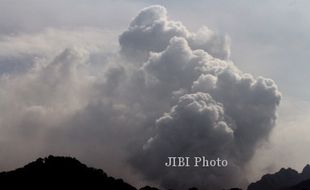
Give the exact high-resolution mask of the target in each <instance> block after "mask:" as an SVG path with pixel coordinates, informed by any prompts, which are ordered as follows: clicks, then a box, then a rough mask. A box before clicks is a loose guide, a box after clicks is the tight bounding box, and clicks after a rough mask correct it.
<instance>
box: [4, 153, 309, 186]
mask: <svg viewBox="0 0 310 190" xmlns="http://www.w3.org/2000/svg"><path fill="white" fill-rule="evenodd" d="M0 185H1V187H4V189H17V188H18V189H51V188H53V189H74V188H79V189H87V190H92V189H103V190H137V189H136V188H135V187H133V186H132V185H130V184H128V183H126V182H124V181H123V180H122V179H115V178H113V177H110V176H108V175H107V174H106V173H105V172H104V171H103V170H101V169H96V168H92V167H88V166H86V165H85V164H83V163H81V162H79V161H78V160H77V159H75V158H72V157H62V156H48V157H47V158H39V159H37V160H36V161H34V162H31V163H29V164H27V165H25V166H24V167H22V168H18V169H16V170H13V171H8V172H0ZM140 190H160V189H158V188H155V187H150V186H145V187H142V188H140ZM170 190H171V189H170ZM189 190H198V189H197V188H195V187H192V188H189ZM213 190H215V189H213ZM230 190H242V189H239V188H231V189H230ZM247 190H310V165H307V166H305V167H304V169H303V171H302V172H301V173H298V172H297V171H295V170H293V169H291V168H288V169H283V168H282V169H281V170H280V171H278V172H276V173H274V174H266V175H264V176H263V177H262V178H261V180H259V181H257V182H255V183H251V184H250V185H249V186H248V189H247Z"/></svg>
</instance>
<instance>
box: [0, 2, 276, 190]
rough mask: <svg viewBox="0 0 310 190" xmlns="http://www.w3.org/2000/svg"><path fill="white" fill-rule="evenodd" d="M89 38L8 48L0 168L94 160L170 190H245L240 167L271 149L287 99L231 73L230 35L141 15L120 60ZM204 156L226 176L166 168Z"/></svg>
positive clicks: (160, 11)
mask: <svg viewBox="0 0 310 190" xmlns="http://www.w3.org/2000/svg"><path fill="white" fill-rule="evenodd" d="M54 32H56V33H57V34H63V32H60V31H54ZM84 32H85V31H84ZM87 32H89V31H87ZM91 32H92V34H96V35H91V36H93V38H87V39H85V38H81V35H79V33H77V32H76V31H75V32H74V33H73V34H75V35H70V36H71V38H70V39H71V40H68V41H67V43H64V41H65V40H64V39H62V38H61V36H67V35H66V34H65V35H59V36H60V37H59V38H56V39H55V36H57V35H48V34H50V33H49V32H47V33H43V34H39V36H40V38H33V37H31V39H40V40H38V41H35V43H36V44H37V46H35V45H33V44H30V43H27V39H29V38H30V37H29V36H26V37H25V36H17V37H12V38H8V39H4V40H3V39H1V41H0V49H3V51H1V55H0V62H1V63H2V62H3V63H6V66H5V68H6V69H5V70H3V71H1V79H0V84H1V85H0V86H1V87H0V96H1V99H0V104H1V109H0V112H1V116H0V131H1V133H0V147H1V148H0V151H1V155H7V156H6V158H3V159H1V160H0V166H1V167H4V165H6V164H10V163H11V164H12V165H13V164H14V163H13V160H11V161H8V160H7V158H10V157H21V158H20V159H27V158H28V156H21V155H29V157H32V156H33V157H36V156H37V155H40V154H49V153H57V154H70V155H74V156H78V157H82V159H85V160H94V158H97V159H98V160H100V161H98V160H96V161H93V162H94V163H97V164H98V163H101V164H102V165H100V166H101V167H103V168H107V170H108V172H110V173H111V174H116V175H119V176H125V178H127V179H130V177H129V176H130V175H132V174H133V173H134V171H138V173H139V174H140V175H141V176H142V178H143V179H145V180H149V181H153V182H155V183H159V185H161V186H163V187H165V188H178V189H182V188H188V187H191V186H197V187H200V188H223V185H225V187H226V186H227V187H231V186H235V185H243V184H245V183H246V176H245V173H244V167H245V166H246V165H247V164H248V162H249V161H250V160H251V159H252V157H253V154H254V153H255V150H256V148H257V146H258V145H259V144H260V143H261V142H263V141H264V140H266V139H268V136H269V134H270V132H271V130H272V129H273V127H274V125H275V120H276V109H277V106H278V104H279V103H280V99H281V94H280V92H279V91H278V89H277V86H276V84H275V83H274V82H273V81H272V80H271V79H266V78H263V77H254V76H252V75H251V74H248V73H244V72H242V71H240V70H239V69H238V68H237V67H236V66H235V65H234V63H233V62H232V61H231V60H230V59H229V55H230V48H229V39H228V37H226V36H222V35H220V34H218V33H216V32H214V31H212V30H210V29H208V28H207V27H202V29H200V30H199V31H198V32H196V33H194V32H191V31H189V30H188V29H187V28H186V27H185V26H184V25H183V24H182V23H181V22H178V21H173V20H171V19H169V17H168V15H167V10H166V9H165V8H164V7H162V6H151V7H147V8H145V9H143V10H141V12H140V13H139V14H138V15H137V16H136V17H135V18H134V19H133V20H132V22H131V23H130V25H129V27H128V29H127V30H126V31H124V32H123V33H122V34H121V35H120V37H119V51H118V47H115V46H114V45H111V46H110V47H109V48H104V47H105V46H104V44H105V43H108V44H113V42H112V43H111V42H110V41H107V40H106V41H104V40H103V38H102V36H101V35H102V34H101V32H100V31H96V30H95V31H93V30H91ZM70 34H72V33H70ZM75 36H76V37H75ZM82 36H84V35H83V33H82ZM42 39H45V40H42ZM65 39H67V38H65ZM57 40H58V41H57ZM101 40H102V41H101ZM6 41H10V42H12V43H13V42H14V43H17V44H19V45H18V46H10V43H6ZM31 41H32V42H33V40H31ZM42 41H43V43H42ZM46 41H47V42H50V41H56V42H59V43H51V45H50V46H48V47H46V46H45V44H46V43H45V42H46ZM60 42H63V43H60ZM42 44H44V46H43V47H46V48H43V50H44V51H42V48H41V47H42ZM49 44H50V43H49ZM73 46H75V47H73ZM6 47H10V48H11V49H10V48H9V49H8V48H6ZM109 49H110V50H109ZM111 49H112V50H111ZM4 50H5V51H4ZM16 50H18V51H16ZM23 58H27V59H25V60H27V61H28V62H27V64H25V65H26V66H25V65H24V64H23V63H24V62H25V61H23V60H24V59H23ZM8 59H9V60H12V62H14V63H16V60H17V63H18V64H16V65H17V66H16V67H10V66H11V64H7V61H6V60H8ZM18 61H19V62H21V63H19V62H18ZM13 65H14V64H13ZM21 65H22V66H21ZM20 66H21V67H22V68H21V69H20V68H19V67H20ZM200 155H206V156H208V157H209V158H216V157H221V158H223V159H227V160H228V161H229V163H230V164H229V167H227V168H221V169H219V168H214V169H203V168H195V169H193V168H188V169H170V168H165V167H164V166H163V162H164V160H166V159H167V157H168V156H200ZM16 162H18V161H16ZM223 180H224V181H225V184H223V183H222V182H223Z"/></svg>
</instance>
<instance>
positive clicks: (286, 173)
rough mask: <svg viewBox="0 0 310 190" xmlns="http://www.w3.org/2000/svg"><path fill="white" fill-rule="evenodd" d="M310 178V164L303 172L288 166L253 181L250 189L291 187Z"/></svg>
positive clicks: (269, 189) (261, 189) (278, 189)
mask: <svg viewBox="0 0 310 190" xmlns="http://www.w3.org/2000/svg"><path fill="white" fill-rule="evenodd" d="M307 179H310V166H309V165H307V166H306V167H305V168H304V169H303V171H302V172H301V173H298V172H297V171H295V170H293V169H291V168H288V169H283V168H282V169H281V170H280V171H278V172H276V173H274V174H266V175H264V176H263V177H262V178H261V180H259V181H257V182H255V183H251V184H250V185H249V186H248V190H282V189H285V190H286V189H290V188H293V187H294V186H295V185H297V184H299V183H301V182H302V181H304V180H307Z"/></svg>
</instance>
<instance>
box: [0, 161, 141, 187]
mask: <svg viewBox="0 0 310 190" xmlns="http://www.w3.org/2000/svg"><path fill="white" fill-rule="evenodd" d="M0 185H1V186H2V187H3V186H4V187H10V188H7V189H16V188H17V187H19V188H20V187H22V188H23V189H28V188H29V189H30V188H32V189H33V188H35V189H46V188H55V189H64V188H70V189H73V188H83V189H109V190H110V189H111V190H113V189H115V190H136V188H134V187H132V186H131V185H129V184H127V183H125V182H124V181H123V180H121V179H115V178H113V177H108V176H107V174H106V173H104V172H103V171H102V170H100V169H94V168H90V167H87V166H86V165H84V164H82V163H80V162H79V161H78V160H76V159H74V158H70V157H54V156H49V157H47V158H44V159H42V158H39V159H37V160H36V161H34V162H32V163H30V164H27V165H26V166H24V167H23V168H19V169H16V170H14V171H10V172H2V173H0Z"/></svg>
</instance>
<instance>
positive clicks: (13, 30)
mask: <svg viewBox="0 0 310 190" xmlns="http://www.w3.org/2000/svg"><path fill="white" fill-rule="evenodd" d="M0 4H1V7H0V74H1V84H2V87H0V88H1V90H0V92H1V94H0V95H1V97H7V96H9V95H11V94H10V93H12V94H13V95H14V96H10V97H9V98H4V99H3V101H0V104H1V105H0V113H1V114H2V115H3V116H0V130H2V134H0V144H1V143H2V145H1V149H2V150H1V149H0V152H1V155H5V156H3V157H2V158H0V169H8V168H9V169H11V168H14V167H15V166H16V165H18V166H19V165H20V164H21V163H26V162H28V161H30V160H27V159H33V158H35V157H37V156H38V155H44V154H47V151H45V150H43V149H45V148H46V147H48V148H46V150H53V151H54V152H56V153H60V152H61V151H59V150H57V147H56V146H57V145H55V147H54V146H53V145H50V144H49V143H48V142H44V143H46V144H47V145H44V146H37V143H38V142H41V140H42V139H41V140H40V139H39V137H38V136H40V134H41V130H37V129H36V128H35V127H29V129H28V128H26V129H25V128H23V129H21V128H20V127H15V128H13V129H10V128H9V125H14V126H19V125H20V124H19V122H20V123H25V122H26V123H27V122H29V126H30V125H34V126H36V125H45V124H46V126H47V128H52V132H49V134H48V135H47V136H48V137H49V138H53V135H55V134H57V133H58V132H57V129H54V128H55V126H56V128H57V127H58V128H59V125H60V124H62V125H68V126H72V125H78V124H77V123H81V121H76V119H72V118H76V117H78V116H76V115H75V114H76V112H82V113H79V114H81V115H83V116H84V115H87V114H84V112H86V111H83V109H82V108H84V107H85V105H86V104H88V103H89V102H88V101H87V103H86V102H85V101H84V100H85V99H87V100H88V99H92V98H94V99H96V98H97V97H98V96H99V95H98V94H101V93H102V92H97V91H96V92H93V91H92V93H88V91H87V90H89V89H91V90H93V89H92V88H93V85H99V86H100V85H102V84H97V83H99V82H96V81H95V79H93V78H92V75H96V72H98V69H97V68H101V66H100V64H99V63H98V62H100V61H101V62H105V61H106V60H105V59H107V60H108V61H107V62H111V60H114V59H115V58H114V57H113V56H110V55H111V54H112V55H113V54H114V53H115V52H116V51H118V50H119V48H120V47H119V45H118V37H119V35H121V34H122V33H123V32H124V31H125V30H127V28H128V26H129V24H130V22H131V21H132V19H133V18H134V17H135V16H137V14H138V13H139V12H140V10H141V9H143V8H144V7H147V6H150V5H153V4H159V5H163V6H165V7H166V8H167V11H168V17H169V18H170V19H172V20H176V21H181V22H182V23H183V24H184V25H185V26H186V27H187V29H188V30H189V31H197V30H198V29H199V28H201V27H202V26H207V27H208V28H210V29H211V30H213V31H215V32H216V33H217V34H219V35H222V36H225V35H226V36H227V37H228V38H229V39H228V41H229V42H230V46H231V48H230V51H231V55H230V59H231V60H232V61H233V62H234V64H235V65H236V66H237V67H238V68H239V69H240V70H242V71H243V72H245V73H251V74H252V75H253V76H254V77H258V76H264V77H267V78H271V79H272V80H273V81H274V82H275V83H276V84H277V85H278V88H279V91H280V92H281V93H282V98H281V103H280V105H279V108H278V109H277V114H278V118H277V121H276V127H275V128H274V129H273V130H272V132H271V133H270V140H269V142H268V143H264V144H263V145H261V147H260V148H259V150H258V151H257V152H256V154H255V155H254V157H253V159H252V161H251V162H252V163H253V164H252V165H251V167H249V168H247V170H249V173H250V174H251V175H250V176H249V180H250V181H251V180H252V179H257V178H258V177H259V176H260V175H261V174H262V173H265V172H274V171H276V170H278V169H279V168H280V167H292V168H295V169H298V170H300V169H301V168H302V167H303V166H304V165H305V164H306V163H309V161H310V151H309V150H308V149H309V146H310V127H309V126H310V117H309V116H310V88H308V86H309V84H308V81H309V80H310V63H309V60H310V53H309V49H310V25H309V23H310V13H309V8H310V2H309V1H306V0H283V1H276V0H268V1H267V0H262V1H248V0H235V1H229V0H218V1H211V0H194V1H185V0H161V1H160V0H111V1H109V0H54V1H48V0H23V1H20V0H0ZM187 40H188V41H190V40H191V39H187ZM192 43H193V44H194V45H192V44H190V46H195V42H192ZM73 46H81V47H86V51H87V52H92V55H91V56H90V57H91V58H90V59H91V61H93V62H94V63H95V64H94V65H95V67H92V68H91V69H86V70H87V72H88V70H91V72H92V75H91V76H88V75H85V76H84V75H82V74H81V73H80V72H82V73H84V72H86V71H84V70H83V69H82V70H81V69H80V67H78V69H77V70H78V71H75V70H74V72H73V71H72V72H71V70H69V71H68V72H69V74H68V73H65V71H66V72H67V70H66V68H62V67H61V66H57V61H59V60H61V61H60V62H63V60H64V62H66V61H68V62H70V61H71V58H72V57H73V58H72V59H73V60H75V59H76V60H78V61H79V60H81V59H82V58H83V59H84V57H85V56H84V53H83V51H80V50H78V51H77V52H73V53H72V52H71V51H69V50H68V51H67V52H66V51H64V52H63V50H64V49H66V48H71V47H73ZM220 48H222V47H220ZM207 49H208V47H207ZM61 52H63V53H61ZM71 54H74V56H71ZM76 54H77V55H76ZM107 55H109V56H107ZM211 55H213V56H215V55H216V54H212V53H211ZM67 56H68V57H69V58H67ZM75 56H77V57H78V58H75ZM55 57H56V58H55ZM107 57H108V58H107ZM111 57H112V58H111ZM67 59H69V60H67ZM102 59H104V61H102ZM91 61H90V62H91ZM36 64H38V65H40V64H42V65H49V64H55V65H56V66H55V68H53V69H54V70H53V71H52V72H51V71H46V72H47V73H45V74H44V72H45V71H41V70H40V69H42V68H41V66H38V67H36V66H34V65H36ZM154 64H155V63H154ZM69 65H70V64H69ZM98 65H99V66H98ZM42 67H44V66H42ZM29 68H31V69H32V70H34V71H33V72H34V73H33V72H29ZM70 68H71V66H70ZM146 68H147V66H146ZM74 69H75V66H74ZM37 70H40V72H38V73H36V72H37ZM42 70H44V68H43V69H42ZM59 70H65V71H64V76H63V75H61V74H59V73H58V72H59ZM75 72H77V73H79V75H78V77H77V78H76V76H75ZM107 72H108V71H107ZM109 72H110V71H109ZM111 72H112V71H111ZM113 72H114V71H113ZM115 72H116V73H118V72H122V71H119V70H116V71H115ZM146 72H148V71H146ZM42 73H43V74H42ZM94 73H95V74H94ZM54 74H55V76H54ZM41 75H42V76H41ZM46 76H47V77H46ZM49 76H51V78H53V77H56V78H57V77H58V78H59V80H62V79H63V81H70V82H68V84H64V86H61V87H59V88H58V87H57V88H56V89H54V91H56V92H57V93H55V96H53V97H52V98H47V97H49V93H47V91H48V88H47V89H45V87H44V86H45V85H46V84H45V83H52V84H53V82H55V81H50V79H48V78H49ZM80 76H82V77H85V78H81V77H80ZM36 77H38V78H39V79H37V78H36ZM41 77H43V78H41ZM62 77H64V78H62ZM96 77H97V75H96ZM99 78H100V77H99ZM28 80H29V81H28ZM37 80H38V81H37ZM45 80H46V81H45ZM96 80H98V79H97V78H96ZM111 80H112V81H115V80H116V81H117V80H119V79H113V77H112V79H111ZM21 81H22V82H21ZM41 81H44V83H43V84H41ZM94 81H95V82H94ZM71 82H72V83H73V84H78V85H77V86H76V87H75V86H74V89H72V91H71V90H69V92H68V94H69V95H67V94H66V95H65V94H63V93H64V92H63V90H59V89H63V88H69V87H70V86H71V85H70V84H71ZM63 83H66V82H63ZM93 83H94V84H93ZM41 86H43V87H41ZM52 86H53V85H52ZM90 86H91V87H90ZM101 87H102V88H103V89H105V90H107V89H110V88H112V87H110V86H109V85H102V86H100V87H99V88H101ZM32 88H33V89H37V88H39V90H38V91H34V92H33V91H32V90H31V89H32ZM167 88H168V87H167ZM70 89H71V88H70ZM103 91H104V90H103ZM36 92H40V93H41V94H40V96H35V95H33V94H35V93H36ZM77 94H78V95H77ZM104 96H105V97H107V96H109V95H106V94H104ZM63 97H64V99H62V98H63ZM72 97H74V98H73V99H72ZM85 97H87V98H85ZM258 99H259V98H258ZM60 100H61V101H60ZM122 100H123V99H122ZM109 101H110V100H109ZM114 101H116V100H113V101H112V102H113V103H114ZM33 102H34V103H33ZM42 102H44V103H42ZM32 103H33V105H38V106H37V107H33V106H32V107H27V106H25V107H26V108H25V109H26V110H27V113H26V114H24V113H19V112H18V113H17V114H16V115H15V116H14V117H13V116H12V115H14V113H15V111H16V110H18V109H19V107H18V106H24V105H32ZM58 103H59V105H58ZM84 103H85V105H84ZM90 104H91V105H90V106H86V107H87V110H91V111H87V113H88V112H89V113H94V114H95V113H98V111H96V110H97V109H99V110H100V113H101V112H103V113H105V111H106V110H101V108H98V107H97V106H95V105H93V104H94V103H90ZM39 105H40V106H42V107H40V106H39ZM54 106H55V108H54ZM58 106H60V107H61V106H65V107H66V110H62V111H63V116H61V117H60V116H57V115H54V114H57V113H56V112H57V110H58ZM121 106H122V105H119V107H118V108H117V109H123V108H122V107H121ZM89 107H90V108H89ZM158 107H160V105H158ZM163 107H164V106H163ZM43 108H44V109H47V110H48V111H46V110H45V111H44V110H43V111H42V110H41V109H43ZM48 108H50V109H48ZM153 108H154V107H153ZM28 109H31V111H30V113H28ZM53 109H55V110H56V111H55V110H54V112H53V111H52V112H51V113H50V112H49V111H51V110H53ZM117 109H116V111H115V110H114V111H115V114H119V112H118V110H117ZM147 109H150V108H149V107H148V108H147ZM72 110H73V111H72ZM81 110H82V111H81ZM163 110H164V111H165V112H169V109H164V108H163ZM38 113H40V114H39V115H40V116H38V115H37V114H38ZM72 113H74V114H72ZM89 113H88V114H89ZM45 114H46V115H45ZM106 114H107V115H109V114H111V115H113V114H114V112H113V113H106ZM171 114H172V113H171ZM5 116H8V117H5ZM159 116H160V115H156V116H152V117H159ZM111 117H112V116H111ZM124 117H126V116H124ZM134 117H138V116H134ZM141 117H142V116H141ZM16 118H18V119H16ZM19 118H21V119H19ZM29 118H30V119H29ZM32 118H35V119H32ZM81 118H84V117H81ZM85 118H86V119H85V121H84V122H86V121H88V120H87V119H89V120H91V121H93V120H92V119H90V118H89V117H86V116H85ZM96 118H97V116H96ZM100 119H101V118H100V116H98V121H101V120H100ZM15 120H16V121H15ZM33 120H35V121H33ZM47 120H48V121H47ZM56 120H57V121H58V120H59V123H58V122H57V121H56ZM102 121H103V122H105V121H106V120H102ZM122 122H123V121H122ZM122 122H120V123H118V124H119V125H121V124H122ZM143 122H144V123H143V124H141V123H138V124H137V125H141V126H142V125H144V124H145V123H148V122H149V121H148V120H147V119H145V120H143ZM130 123H132V124H133V125H134V123H135V121H130ZM148 124H149V123H148ZM27 125H28V124H27ZM81 126H82V124H81ZM81 128H82V127H81ZM8 129H9V130H8ZM29 131H31V132H30V133H33V132H35V133H36V134H37V135H38V136H36V139H38V140H36V141H31V143H29V146H28V145H24V146H25V147H23V146H21V147H19V148H17V147H14V146H11V145H9V144H14V143H15V144H16V146H19V144H22V143H24V142H25V141H26V140H23V138H26V139H27V138H28V137H29V138H31V134H28V133H29ZM49 131H50V130H49ZM69 132H70V129H69V130H66V131H65V133H66V134H64V137H63V138H65V137H67V136H69V137H70V134H67V133H69ZM83 132H84V131H83V130H82V129H81V131H78V132H76V131H75V133H74V134H75V135H72V136H74V138H73V140H71V141H70V142H73V141H74V142H75V143H76V144H78V145H79V143H77V142H78V141H79V138H82V137H81V136H82V135H80V133H83ZM118 132H119V130H118ZM19 133H21V134H22V138H21V137H20V135H17V134H19ZM54 133H55V134H54ZM92 133H94V131H91V132H89V134H90V135H92ZM145 133H146V134H152V132H149V131H148V132H145ZM42 134H43V132H42ZM62 134H63V133H62ZM133 134H134V133H133ZM133 134H131V135H133ZM44 135H46V134H45V133H44ZM44 135H42V137H41V138H45V136H44ZM122 135H123V136H126V134H121V136H122ZM146 136H147V135H146ZM151 136H152V135H151ZM131 138H134V137H131ZM82 140H85V139H83V138H82ZM140 140H141V141H144V140H146V139H145V138H141V139H140ZM102 141H103V142H102ZM102 141H101V140H98V142H90V143H89V146H90V145H93V144H96V143H98V144H100V143H104V140H102ZM51 142H53V141H51ZM63 142H67V141H63ZM125 142H126V141H125ZM81 144H82V143H81ZM85 144H87V143H85ZM112 144H113V143H112ZM81 146H83V150H84V149H85V150H86V149H87V146H85V147H84V145H81ZM30 147H37V148H38V149H39V150H38V151H33V150H32V151H30V152H31V153H30V154H29V156H25V157H21V158H18V159H16V158H15V159H12V160H14V161H8V160H10V159H11V158H10V157H12V156H16V155H19V154H17V153H13V152H15V151H21V152H22V153H24V154H27V152H28V151H27V150H28V149H30ZM66 148H68V149H70V148H71V149H74V148H76V149H78V148H77V147H76V146H72V147H71V146H70V145H68V147H66ZM116 148H118V147H116ZM126 148H127V147H126ZM105 149H107V150H105V151H107V152H113V151H111V150H108V148H107V147H105ZM111 149H113V147H111ZM53 151H51V152H53ZM63 151H64V153H66V152H65V149H64V150H63ZM73 152H74V153H75V154H76V155H80V156H81V157H82V159H84V160H85V161H86V162H88V163H91V164H93V165H99V166H105V165H104V164H103V165H100V164H98V163H100V159H106V160H108V161H109V160H112V159H115V158H114V156H110V157H109V158H107V157H105V156H99V157H98V158H95V159H94V158H92V155H96V153H97V151H95V150H94V151H93V154H91V153H90V154H89V156H88V157H87V156H85V154H84V153H80V152H79V153H77V152H78V151H73ZM74 153H72V154H74ZM119 154H120V155H121V154H122V153H119ZM116 155H118V154H116ZM116 165H117V166H115V167H121V166H122V164H119V165H118V164H116ZM112 167H114V165H113V164H112V166H111V168H112ZM108 170H111V172H112V174H113V169H108ZM128 170H131V169H128ZM130 172H131V171H124V174H123V175H126V174H128V173H130ZM115 175H122V174H121V173H117V172H115ZM129 180H130V179H129ZM131 180H133V181H134V180H136V179H131Z"/></svg>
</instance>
